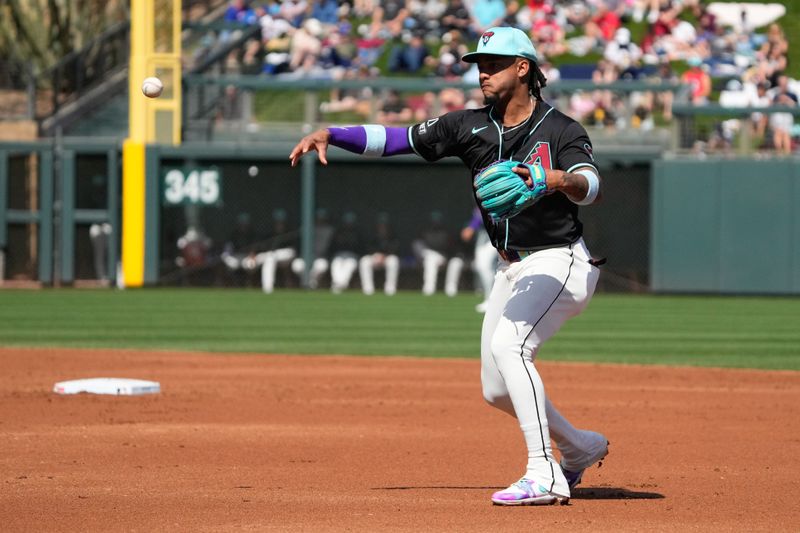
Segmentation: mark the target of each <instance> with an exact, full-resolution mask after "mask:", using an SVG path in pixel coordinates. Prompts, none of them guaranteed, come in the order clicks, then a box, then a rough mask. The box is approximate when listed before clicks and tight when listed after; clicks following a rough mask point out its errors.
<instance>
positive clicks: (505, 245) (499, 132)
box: [408, 106, 597, 250]
mask: <svg viewBox="0 0 800 533" xmlns="http://www.w3.org/2000/svg"><path fill="white" fill-rule="evenodd" d="M553 109H555V108H554V107H551V108H550V109H548V110H547V112H545V114H544V116H543V117H542V118H541V119H539V122H537V123H536V125H535V126H534V127H533V128H531V131H529V132H528V135H527V137H530V136H531V135H533V132H535V131H536V130H537V129H539V126H541V125H542V122H544V119H546V118H547V115H549V114H550V111H552V110H553ZM492 111H494V106H492V107H491V108H490V109H489V120H491V121H492V123H493V124H494V127H495V128H496V129H497V138H498V139H499V140H500V143H499V147H498V149H497V160H498V161H499V160H501V159H503V129H502V128H501V127H500V125H499V124H497V121H496V120H495V119H494V117H493V116H492ZM531 116H533V114H532V113H531V115H530V116H529V117H528V118H526V119H525V122H527V121H529V120H530V119H531ZM408 137H409V139H410V138H411V131H410V130H409V133H408ZM411 148H414V144H413V143H412V144H411ZM535 148H536V147H535V146H534V147H533V148H531V151H530V152H528V155H526V156H525V157H524V158H523V159H522V161H523V162H525V160H526V159H528V158H529V157H530V156H531V154H532V153H533V150H534V149H535ZM414 151H415V152H416V149H414ZM513 160H514V154H511V158H510V161H513ZM595 170H597V169H595ZM508 234H509V231H508V219H506V238H505V240H504V241H503V250H508Z"/></svg>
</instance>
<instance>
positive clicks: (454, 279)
mask: <svg viewBox="0 0 800 533" xmlns="http://www.w3.org/2000/svg"><path fill="white" fill-rule="evenodd" d="M443 218H444V215H442V212H441V211H433V212H432V213H431V216H430V222H429V224H428V226H426V227H425V228H423V230H422V232H421V234H420V236H419V238H418V239H414V241H413V242H412V243H411V248H412V249H413V250H414V254H415V255H416V256H417V257H418V258H419V261H420V263H422V294H424V295H425V296H430V295H432V294H433V293H435V292H436V281H437V279H438V277H439V270H440V269H441V268H442V267H445V266H446V268H445V272H444V293H445V294H446V295H447V296H451V297H452V296H455V295H456V294H458V282H459V280H460V279H461V270H462V269H463V268H464V259H462V258H461V257H459V256H458V254H457V253H456V246H455V243H454V239H453V236H452V235H451V234H450V230H449V229H448V228H446V227H445V225H444V220H443Z"/></svg>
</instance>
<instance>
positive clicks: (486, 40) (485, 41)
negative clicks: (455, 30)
mask: <svg viewBox="0 0 800 533" xmlns="http://www.w3.org/2000/svg"><path fill="white" fill-rule="evenodd" d="M492 35H494V32H493V31H485V32H483V35H481V41H483V46H486V45H487V44H488V43H489V39H491V38H492Z"/></svg>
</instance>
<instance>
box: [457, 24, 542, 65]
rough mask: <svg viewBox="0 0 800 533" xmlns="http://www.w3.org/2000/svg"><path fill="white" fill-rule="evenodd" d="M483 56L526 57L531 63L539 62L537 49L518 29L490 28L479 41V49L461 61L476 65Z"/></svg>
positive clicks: (465, 55) (466, 55)
mask: <svg viewBox="0 0 800 533" xmlns="http://www.w3.org/2000/svg"><path fill="white" fill-rule="evenodd" d="M482 55H495V56H511V57H524V58H525V59H530V60H531V61H538V60H539V56H538V55H537V54H536V48H534V47H533V43H532V42H531V40H530V38H529V37H528V36H527V34H526V33H525V32H524V31H522V30H519V29H517V28H509V27H495V28H489V29H488V30H486V31H485V32H483V35H481V36H480V38H479V39H478V49H477V50H475V51H474V52H470V53H469V54H464V56H463V57H462V58H461V61H464V62H466V63H476V62H477V61H478V58H479V57H480V56H482Z"/></svg>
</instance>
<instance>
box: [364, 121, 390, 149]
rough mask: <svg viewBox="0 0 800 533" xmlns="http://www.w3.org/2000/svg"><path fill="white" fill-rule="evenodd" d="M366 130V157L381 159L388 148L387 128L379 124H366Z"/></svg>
mask: <svg viewBox="0 0 800 533" xmlns="http://www.w3.org/2000/svg"><path fill="white" fill-rule="evenodd" d="M364 130H365V131H366V132H367V147H366V148H365V149H364V155H365V156H367V157H381V156H382V155H383V150H384V149H385V148H386V128H385V127H383V126H381V125H379V124H366V125H365V126H364Z"/></svg>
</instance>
